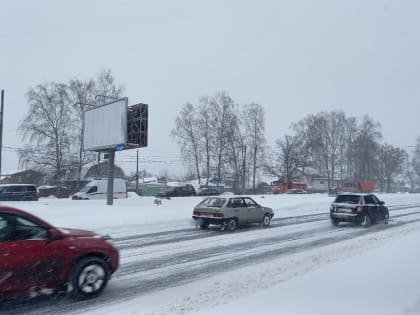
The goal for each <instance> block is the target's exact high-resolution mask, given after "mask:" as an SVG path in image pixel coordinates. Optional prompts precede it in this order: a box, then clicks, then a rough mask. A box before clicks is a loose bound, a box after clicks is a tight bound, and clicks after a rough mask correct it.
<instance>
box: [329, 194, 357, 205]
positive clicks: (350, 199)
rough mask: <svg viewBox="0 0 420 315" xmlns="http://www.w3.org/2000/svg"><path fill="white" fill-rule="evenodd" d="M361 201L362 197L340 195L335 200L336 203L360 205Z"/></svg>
mask: <svg viewBox="0 0 420 315" xmlns="http://www.w3.org/2000/svg"><path fill="white" fill-rule="evenodd" d="M359 201H360V196H357V195H338V196H337V197H336V198H335V201H334V202H337V203H352V204H358V203H359Z"/></svg>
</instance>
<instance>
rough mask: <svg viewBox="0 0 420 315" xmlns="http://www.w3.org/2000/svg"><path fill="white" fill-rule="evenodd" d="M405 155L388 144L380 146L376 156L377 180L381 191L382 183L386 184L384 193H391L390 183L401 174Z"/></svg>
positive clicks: (382, 188)
mask: <svg viewBox="0 0 420 315" xmlns="http://www.w3.org/2000/svg"><path fill="white" fill-rule="evenodd" d="M406 158H407V153H406V152H405V151H404V150H402V149H400V148H396V147H393V146H392V145H389V144H383V145H381V147H380V149H379V154H378V165H379V167H378V170H379V172H378V178H379V183H380V189H381V191H383V190H384V182H385V183H386V192H390V191H391V183H392V182H393V181H394V179H395V177H396V176H397V175H399V174H402V168H403V165H404V161H405V160H406Z"/></svg>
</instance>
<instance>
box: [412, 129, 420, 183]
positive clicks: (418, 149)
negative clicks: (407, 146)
mask: <svg viewBox="0 0 420 315" xmlns="http://www.w3.org/2000/svg"><path fill="white" fill-rule="evenodd" d="M411 164H412V167H413V171H414V173H415V175H416V176H417V180H416V181H417V185H420V182H419V179H420V137H418V138H417V141H416V146H415V149H414V154H413V158H412V160H411Z"/></svg>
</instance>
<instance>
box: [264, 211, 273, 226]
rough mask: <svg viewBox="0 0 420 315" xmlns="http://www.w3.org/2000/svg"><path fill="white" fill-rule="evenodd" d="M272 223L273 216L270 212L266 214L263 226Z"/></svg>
mask: <svg viewBox="0 0 420 315" xmlns="http://www.w3.org/2000/svg"><path fill="white" fill-rule="evenodd" d="M270 223H271V216H270V215H268V214H265V215H264V218H263V222H262V225H263V227H268V226H269V225H270Z"/></svg>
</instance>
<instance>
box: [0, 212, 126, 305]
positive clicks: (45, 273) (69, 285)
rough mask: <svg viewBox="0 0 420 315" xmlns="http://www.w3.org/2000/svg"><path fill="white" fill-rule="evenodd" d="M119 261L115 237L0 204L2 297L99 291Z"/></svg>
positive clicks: (78, 295) (88, 294) (82, 296)
mask: <svg viewBox="0 0 420 315" xmlns="http://www.w3.org/2000/svg"><path fill="white" fill-rule="evenodd" d="M118 263H119V254H118V250H117V249H116V248H115V247H114V246H113V245H112V243H111V239H110V238H109V237H106V236H100V235H97V234H95V233H93V232H89V231H83V230H74V229H61V228H56V227H54V226H52V225H51V224H49V223H47V222H45V221H43V220H41V219H40V218H37V217H36V216H34V215H32V214H29V213H27V212H25V211H22V210H18V209H14V208H10V207H6V206H0V300H6V299H11V298H14V297H17V296H22V295H23V296H25V295H29V296H36V295H39V294H43V293H48V292H51V291H52V289H53V290H55V289H67V290H70V291H71V293H72V295H73V296H74V297H76V298H79V299H87V298H91V297H95V296H97V295H99V294H100V293H101V292H102V291H103V289H104V288H105V286H106V284H107V282H108V280H109V278H110V276H111V274H113V273H114V272H115V271H116V270H117V268H118Z"/></svg>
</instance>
